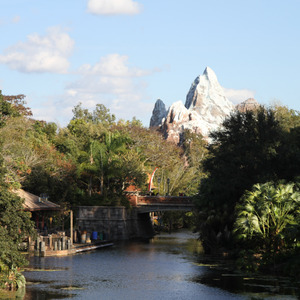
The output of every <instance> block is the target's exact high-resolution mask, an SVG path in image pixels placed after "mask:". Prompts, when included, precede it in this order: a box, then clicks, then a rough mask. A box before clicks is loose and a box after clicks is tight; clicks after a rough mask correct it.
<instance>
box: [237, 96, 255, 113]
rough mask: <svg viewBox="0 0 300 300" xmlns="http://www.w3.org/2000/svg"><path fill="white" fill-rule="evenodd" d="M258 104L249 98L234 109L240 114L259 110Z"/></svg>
mask: <svg viewBox="0 0 300 300" xmlns="http://www.w3.org/2000/svg"><path fill="white" fill-rule="evenodd" d="M259 106H260V105H259V103H258V102H257V101H256V100H255V99H253V98H249V99H247V100H246V101H244V102H242V103H240V104H238V105H237V106H236V109H237V110H238V111H240V112H246V111H247V110H255V109H258V108H259Z"/></svg>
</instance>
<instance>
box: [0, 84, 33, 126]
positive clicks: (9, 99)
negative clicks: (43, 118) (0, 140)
mask: <svg viewBox="0 0 300 300" xmlns="http://www.w3.org/2000/svg"><path fill="white" fill-rule="evenodd" d="M24 98H25V95H14V96H4V95H2V91H1V90H0V127H3V126H4V125H5V124H6V121H7V120H9V119H10V118H14V117H19V116H31V115H32V113H31V111H30V109H29V108H27V107H25V106H24V105H25V104H26V102H25V101H24V100H23V99H24Z"/></svg>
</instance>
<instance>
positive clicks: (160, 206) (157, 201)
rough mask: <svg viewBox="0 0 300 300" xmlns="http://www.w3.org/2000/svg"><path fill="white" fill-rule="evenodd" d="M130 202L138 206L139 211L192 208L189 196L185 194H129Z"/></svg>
mask: <svg viewBox="0 0 300 300" xmlns="http://www.w3.org/2000/svg"><path fill="white" fill-rule="evenodd" d="M130 204H131V205H132V206H135V207H138V208H139V211H140V212H153V211H163V210H186V211H190V210H192V209H193V208H194V204H193V203H192V198H191V197H185V196H142V195H131V197H130Z"/></svg>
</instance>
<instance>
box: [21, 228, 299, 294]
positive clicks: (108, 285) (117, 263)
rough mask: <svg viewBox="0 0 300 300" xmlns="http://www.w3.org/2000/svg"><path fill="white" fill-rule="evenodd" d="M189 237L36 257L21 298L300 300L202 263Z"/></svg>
mask: <svg viewBox="0 0 300 300" xmlns="http://www.w3.org/2000/svg"><path fill="white" fill-rule="evenodd" d="M195 238H196V236H195V235H193V234H191V233H189V232H180V233H175V234H171V235H169V234H160V235H158V236H157V237H155V238H154V239H153V240H151V241H150V242H149V243H144V242H129V243H124V244H118V245H115V246H113V247H111V248H106V249H101V250H98V251H95V252H90V253H84V254H78V255H74V256H68V257H45V258H40V257H33V258H31V260H30V268H32V270H31V271H27V272H25V273H24V275H25V277H26V279H27V282H28V285H27V288H26V294H25V297H24V298H23V299H28V300H29V299H38V300H42V299H65V298H72V299H130V300H133V299H143V300H152V299H153V300H154V299H155V300H158V299H163V300H167V299H172V300H175V299H191V300H193V299H212V300H214V299H220V300H227V299H228V300H231V299H300V297H299V298H298V297H297V293H298V294H299V290H298V289H297V286H296V285H297V284H291V283H290V282H289V281H287V280H286V279H285V278H263V277H261V278H247V276H243V275H242V274H236V273H233V272H231V271H230V270H229V269H228V268H227V267H226V266H224V265H220V264H219V263H218V264H214V263H209V264H203V260H202V259H201V256H199V254H196V252H197V251H198V250H199V248H200V245H199V243H198V242H197V241H196V239H195Z"/></svg>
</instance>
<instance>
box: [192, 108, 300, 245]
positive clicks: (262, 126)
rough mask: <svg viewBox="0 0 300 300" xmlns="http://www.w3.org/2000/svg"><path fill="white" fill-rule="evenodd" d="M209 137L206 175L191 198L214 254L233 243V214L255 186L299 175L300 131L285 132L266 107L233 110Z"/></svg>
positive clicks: (274, 115) (291, 178)
mask: <svg viewBox="0 0 300 300" xmlns="http://www.w3.org/2000/svg"><path fill="white" fill-rule="evenodd" d="M292 123H293V124H295V120H293V122H292ZM285 124H287V122H286V123H285ZM210 137H211V138H212V143H211V144H210V145H209V146H208V150H209V155H208V157H207V158H206V159H205V161H204V171H205V172H206V173H207V177H206V178H204V179H203V180H202V182H201V185H200V189H199V194H198V196H197V197H195V200H196V204H197V205H198V207H199V210H200V211H202V214H201V215H200V219H199V231H200V233H201V236H202V239H203V242H204V244H207V248H209V249H211V250H212V249H216V248H217V246H218V245H219V246H220V247H221V246H230V245H232V243H231V231H232V226H233V223H234V221H235V215H234V213H233V212H234V208H235V205H236V203H237V202H238V201H239V199H240V198H241V196H242V195H243V193H244V192H245V190H249V189H251V187H252V186H253V185H254V184H256V183H264V182H268V181H277V180H279V179H288V180H293V178H295V177H296V176H298V175H299V168H298V167H297V166H298V165H299V164H298V165H297V162H298V161H299V150H300V148H299V139H298V140H297V139H296V137H298V127H296V128H294V129H291V130H290V132H287V131H286V130H285V129H284V126H282V125H281V123H280V118H278V119H277V118H276V113H275V112H274V111H273V110H271V109H265V108H261V109H259V110H258V111H255V112H254V111H247V112H246V113H241V112H235V113H234V114H232V115H231V116H230V117H229V118H227V119H226V120H225V121H224V123H223V127H222V128H221V129H220V130H219V131H216V132H213V133H212V134H211V135H210ZM287 141H289V143H286V142H287ZM295 163H296V164H295ZM209 249H207V250H209Z"/></svg>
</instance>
